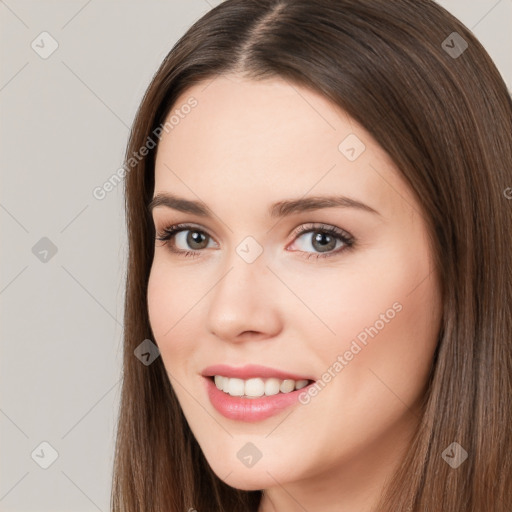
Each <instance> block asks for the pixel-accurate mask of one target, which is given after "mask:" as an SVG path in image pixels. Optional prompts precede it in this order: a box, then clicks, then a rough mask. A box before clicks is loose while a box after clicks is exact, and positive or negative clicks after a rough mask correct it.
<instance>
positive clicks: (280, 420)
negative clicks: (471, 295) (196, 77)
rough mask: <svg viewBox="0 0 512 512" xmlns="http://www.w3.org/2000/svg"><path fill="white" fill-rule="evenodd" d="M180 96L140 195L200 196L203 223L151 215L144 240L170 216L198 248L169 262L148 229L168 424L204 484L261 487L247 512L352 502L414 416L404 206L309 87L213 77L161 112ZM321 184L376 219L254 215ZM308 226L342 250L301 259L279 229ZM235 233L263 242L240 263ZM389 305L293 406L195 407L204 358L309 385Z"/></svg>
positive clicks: (347, 126) (425, 352) (379, 158)
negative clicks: (258, 409) (195, 451)
mask: <svg viewBox="0 0 512 512" xmlns="http://www.w3.org/2000/svg"><path fill="white" fill-rule="evenodd" d="M191 96H193V97H194V98H196V99H197V101H198V104H197V106H196V107H195V108H193V109H192V110H191V112H190V113H189V114H187V115H186V116H184V118H183V119H180V122H179V124H177V125H176V126H175V127H174V128H173V129H172V130H170V131H169V133H164V134H163V136H162V138H161V140H160V143H159V146H158V150H157V158H156V166H155V195H156V194H158V193H162V192H172V193H173V194H176V195H178V196H180V197H184V198H186V199H191V200H200V201H203V202H204V203H205V204H206V205H207V206H208V207H209V208H210V209H211V210H212V211H213V212H214V217H213V218H204V217H199V216H197V215H193V214H190V213H182V212H178V211H175V210H174V209H170V208H167V207H165V206H159V207H156V208H155V209H154V210H153V220H154V223H155V229H156V233H157V235H158V234H159V233H161V232H162V230H163V229H164V228H166V227H168V226H170V225H171V224H174V223H182V222H187V223H193V224H194V225H195V227H197V228H199V229H201V230H202V232H204V233H205V234H206V241H205V242H204V244H203V247H205V248H202V249H200V250H198V253H197V256H198V257H194V258H190V257H188V258H187V257H185V256H183V255H178V254H173V253H172V252H171V251H170V249H169V244H172V243H173V241H168V242H167V243H163V242H161V241H159V240H156V241H155V256H154V261H153V265H152V268H151V274H150V278H149V288H148V310H149V314H150V322H151V327H152V331H153V334H154V337H155V342H156V343H157V344H158V347H159V349H160V353H161V357H162V360H163V363H164V365H165V368H166V370H167V373H168V375H169V378H170V381H171V384H172V386H173V388H174V390H175V392H176V395H177V397H178V400H179V402H180V404H181V407H182V409H183V412H184V414H185V417H186V419H187V421H188V423H189V425H190V428H191V430H192V432H193V434H194V435H195V437H196V439H197V441H198V443H199V445H200V446H201V449H202V450H203V452H204V455H205V457H206V459H207V461H208V463H209V464H210V465H211V467H212V469H213V471H214V472H215V473H216V475H217V476H218V477H219V478H221V479H223V480H224V481H225V482H226V483H227V484H229V485H231V486H233V487H236V488H239V489H245V490H254V489H263V490H264V496H263V499H262V502H261V506H260V509H259V511H260V512H271V511H279V512H288V511H290V512H291V511H294V512H295V511H296V510H302V508H300V507H303V509H305V510H310V511H313V510H314V511H321V512H330V511H336V512H353V511H355V510H357V511H359V512H368V511H370V510H372V507H373V506H374V505H375V503H376V500H377V499H378V497H379V494H380V492H381V491H382V488H383V485H384V482H385V481H386V479H388V478H389V477H390V476H391V473H392V472H393V471H394V470H395V469H396V467H397V464H398V463H399V461H400V459H401V457H402V456H403V455H404V454H405V453H406V451H407V448H408V443H409V441H410V439H411V438H412V435H413V434H414V432H415V430H416V429H417V427H418V423H419V417H420V411H419V400H420V399H421V397H422V396H423V394H424V393H425V389H426V387H425V386H426V382H427V377H428V373H429V370H430V367H431V364H432V358H433V355H434V351H435V347H436V342H437V335H438V332H439V328H440V321H441V298H440V285H439V282H438V279H437V277H436V276H437V273H436V272H434V271H433V263H432V257H431V251H430V248H429V244H428V238H427V231H426V224H425V220H424V217H423V215H422V214H421V213H420V211H421V210H420V207H419V205H418V203H417V201H416V200H415V198H414V196H413V194H412V192H411V190H410V189H409V188H408V186H407V185H406V183H405V182H404V181H403V179H402V178H401V176H400V174H399V172H398V170H397V169H396V167H395V166H394V165H393V163H392V162H391V160H390V158H389V156H388V155H387V154H386V153H385V152H384V150H383V149H382V148H381V147H380V146H379V145H378V144H377V143H376V142H375V140H373V139H372V137H371V136H370V135H369V133H368V132H367V131H366V130H364V129H363V128H362V127H361V126H360V125H359V124H358V123H357V122H356V121H355V120H354V119H352V118H350V117H348V115H347V114H346V113H345V112H344V111H342V110H341V109H340V108H339V107H337V106H336V105H334V104H332V103H331V102H330V101H329V100H327V99H326V98H324V97H323V96H321V95H319V94H317V93H316V92H312V91H311V90H309V89H306V88H303V87H299V86H297V85H293V86H292V85H291V84H290V83H288V82H286V81H284V80H281V79H278V78H275V79H271V80H265V81H249V80H247V79H242V78H241V77H239V76H235V75H229V76H225V75H224V76H218V77H217V78H215V79H214V80H213V81H208V82H203V83H200V84H196V85H194V86H193V87H191V88H190V89H188V90H187V91H185V92H184V93H183V94H182V95H181V97H180V98H178V100H177V101H176V104H175V107H174V109H176V108H179V106H180V105H183V104H185V103H186V102H187V100H188V99H189V98H190V97H191ZM351 133H354V134H356V135H357V137H358V138H359V139H360V140H361V141H362V142H363V143H364V144H365V146H366V149H365V150H364V152H363V153H362V154H361V155H360V156H359V157H358V158H357V159H356V160H355V161H350V160H349V159H347V158H346V157H345V155H344V154H343V153H342V152H341V151H340V150H339V149H338V146H339V144H340V143H341V142H342V141H343V140H344V139H345V137H347V135H349V134H351ZM332 194H343V195H346V196H349V197H351V198H354V199H357V200H359V201H361V202H363V203H365V204H367V205H369V206H370V207H372V208H374V209H375V210H377V211H378V212H379V214H380V215H376V214H373V213H371V212H367V211H364V210H359V209H355V208H332V207H331V208H323V209H319V210H315V211H302V212H295V213H294V214H292V215H290V216H288V217H285V218H283V219H271V218H270V217H269V216H268V215H267V209H268V207H269V205H270V204H271V203H274V202H277V201H281V200H284V199H292V198H300V197H302V196H308V197H309V196H312V195H315V196H316V195H319V196H322V195H332ZM308 223H315V224H318V223H319V224H321V225H320V227H322V226H323V227H325V226H327V227H328V226H336V227H338V228H340V229H342V230H345V231H347V232H348V233H349V234H350V235H352V237H354V239H355V243H354V246H353V248H352V250H342V251H341V252H338V253H337V254H334V253H335V252H336V251H337V250H338V249H339V248H340V247H343V242H341V241H340V242H338V243H337V244H336V245H334V243H333V245H330V246H329V247H330V249H328V252H330V254H332V256H331V257H327V258H323V259H322V258H320V259H318V260H316V259H315V258H314V256H315V255H319V254H320V255H321V254H323V252H322V246H321V245H320V244H316V243H314V239H313V238H312V234H311V233H306V234H300V235H294V230H295V229H296V228H297V227H299V226H301V225H304V224H308ZM315 227H316V225H315ZM192 231H193V230H192ZM317 231H318V230H317ZM189 234H191V233H190V231H184V232H181V233H180V234H178V235H176V236H175V238H174V244H175V247H176V248H177V249H181V250H184V251H185V250H193V249H194V248H196V247H198V245H192V247H191V246H190V239H189V244H187V241H186V237H187V235H189ZM247 236H252V237H254V239H256V240H257V242H258V243H259V244H260V246H261V248H262V250H263V252H262V254H261V255H260V256H259V257H258V258H257V259H256V260H255V261H254V262H252V263H247V262H246V261H245V260H244V259H242V258H241V257H240V256H239V255H238V254H237V252H236V248H237V246H238V245H239V244H240V243H241V242H242V240H244V239H245V237H247ZM192 240H193V239H192ZM307 256H311V258H310V259H306V257H307ZM396 303H398V304H399V305H401V310H400V312H396V314H395V315H394V318H393V319H391V320H389V319H388V322H385V323H384V327H383V328H381V329H379V330H378V333H377V334H376V335H374V336H373V337H368V340H367V344H366V345H363V344H361V343H359V345H361V347H362V349H361V350H360V351H359V352H358V353H357V355H355V356H354V357H353V358H352V360H351V361H349V362H348V364H347V365H346V366H344V367H343V369H342V370H341V371H338V372H337V373H336V372H334V377H332V378H331V380H330V382H329V383H327V384H326V385H325V386H324V387H323V388H322V389H321V391H320V392H319V393H318V394H317V396H315V397H313V398H311V400H310V402H309V403H308V404H306V405H304V404H300V403H299V404H297V405H295V406H293V407H291V408H288V409H285V410H284V411H282V412H281V413H279V414H278V415H276V416H272V417H270V418H268V419H266V420H263V421H259V422H255V423H247V422H242V421H235V420H230V419H227V418H225V417H224V416H222V415H221V414H219V413H218V412H217V411H216V410H215V409H214V408H213V406H212V405H211V403H210V401H209V399H208V397H207V395H206V392H205V388H204V378H203V377H202V376H201V375H200V373H201V371H202V370H203V368H205V367H206V366H208V365H211V364H217V363H226V364H230V365H232V366H243V365H245V364H248V363H253V364H261V365H265V366H270V367H274V368H278V369H281V370H287V371H290V372H293V373H297V374H299V375H312V376H314V377H315V378H316V379H322V375H323V374H324V373H325V372H326V371H327V370H328V368H331V372H332V368H333V363H335V361H336V360H337V358H338V356H339V355H343V354H344V353H345V352H346V351H347V350H348V349H349V348H350V346H351V343H352V341H353V340H354V339H356V337H357V336H358V334H360V333H361V332H362V331H364V329H365V328H367V327H370V326H374V325H376V321H377V320H379V318H382V317H381V316H380V315H382V314H385V313H386V311H388V310H390V308H391V309H392V305H393V304H396ZM247 442H251V443H253V444H254V445H255V446H256V447H257V448H258V449H259V451H260V452H261V453H262V457H261V459H260V460H259V461H258V462H257V463H256V464H255V465H253V466H252V467H246V466H245V465H244V464H242V463H241V461H240V460H239V459H238V458H237V452H238V451H239V450H240V449H241V448H242V447H243V446H244V445H245V444H246V443H247Z"/></svg>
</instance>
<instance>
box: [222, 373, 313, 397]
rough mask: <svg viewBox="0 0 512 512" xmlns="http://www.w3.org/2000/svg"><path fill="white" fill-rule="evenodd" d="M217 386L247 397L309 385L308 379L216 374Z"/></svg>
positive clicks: (287, 391)
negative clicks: (236, 376)
mask: <svg viewBox="0 0 512 512" xmlns="http://www.w3.org/2000/svg"><path fill="white" fill-rule="evenodd" d="M214 381H215V386H217V389H220V390H221V391H224V393H227V394H229V395H231V396H243V397H245V398H258V397H260V396H264V395H265V396H272V395H277V394H278V393H291V392H292V391H294V390H296V389H302V388H303V387H305V386H307V385H308V382H309V381H308V380H297V381H295V380H292V379H284V380H280V379H275V378H270V379H265V380H264V379H260V378H259V377H256V378H253V379H247V380H242V379H237V378H230V377H224V376H222V375H215V377H214Z"/></svg>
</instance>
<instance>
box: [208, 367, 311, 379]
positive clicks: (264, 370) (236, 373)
mask: <svg viewBox="0 0 512 512" xmlns="http://www.w3.org/2000/svg"><path fill="white" fill-rule="evenodd" d="M201 375H203V376H204V377H212V376H214V375H222V376H223V377H235V378H238V379H243V380H247V379H252V378H255V377H263V378H272V377H273V378H276V379H280V380H285V379H292V380H315V379H313V378H312V377H311V376H307V375H306V376H304V375H298V374H296V373H290V372H286V371H283V370H277V369H276V368H269V367H268V366H261V365H257V364H248V365H246V366H239V367H235V366H229V365H227V364H214V365H212V366H207V367H206V368H204V370H203V371H202V372H201Z"/></svg>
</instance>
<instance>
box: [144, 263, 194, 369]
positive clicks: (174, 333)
mask: <svg viewBox="0 0 512 512" xmlns="http://www.w3.org/2000/svg"><path fill="white" fill-rule="evenodd" d="M180 274H181V277H180ZM197 295H198V294H197V293H194V288H193V287H191V286H190V282H188V283H187V282H186V281H185V280H184V279H183V273H179V272H176V271H175V270H174V269H172V268H169V266H167V265H165V263H161V262H158V261H156V260H155V262H154V264H153V266H152V267H151V273H150V275H149V281H148V292H147V307H148V314H149V322H150V325H151V330H152V332H153V335H154V337H155V342H156V344H157V345H158V347H159V349H160V352H161V355H162V359H163V362H164V364H165V366H166V367H168V363H169V362H171V361H172V364H173V366H174V367H175V368H178V367H181V368H182V367H183V363H182V362H183V359H185V358H186V356H187V352H188V351H190V350H191V348H192V347H191V344H190V339H189V337H190V336H189V337H188V338H187V335H186V333H184V330H185V329H186V325H187V320H188V315H190V314H191V313H193V312H192V311H190V310H191V308H192V307H193V306H194V304H195V303H197V301H198V300H199V298H198V297H197ZM169 369H170V368H169Z"/></svg>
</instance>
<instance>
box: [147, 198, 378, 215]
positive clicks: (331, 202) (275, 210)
mask: <svg viewBox="0 0 512 512" xmlns="http://www.w3.org/2000/svg"><path fill="white" fill-rule="evenodd" d="M159 206H165V207H167V208H172V209H173V210H178V211H180V212H184V213H191V214H194V215H198V216H200V217H214V214H213V212H212V211H211V210H210V209H209V208H208V206H206V205H205V204H204V203H202V202H200V201H192V200H190V199H184V198H182V197H178V196H175V195H173V194H167V193H161V194H157V195H156V196H155V197H153V199H152V200H151V202H150V203H149V205H148V210H149V212H150V213H152V212H153V210H154V209H155V208H157V207H159ZM322 208H356V209H358V210H363V211H366V212H370V213H373V214H376V215H381V214H380V213H379V212H378V211H377V210H375V209H374V208H372V207H371V206H368V205H367V204H365V203H362V202H360V201H357V200H356V199H352V198H350V197H346V196H312V197H303V198H299V199H289V200H284V201H278V202H277V203H274V204H272V205H271V206H270V208H269V210H268V215H269V216H270V217H271V218H281V217H286V216H288V215H292V214H294V213H300V212H305V211H311V210H320V209H322Z"/></svg>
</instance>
